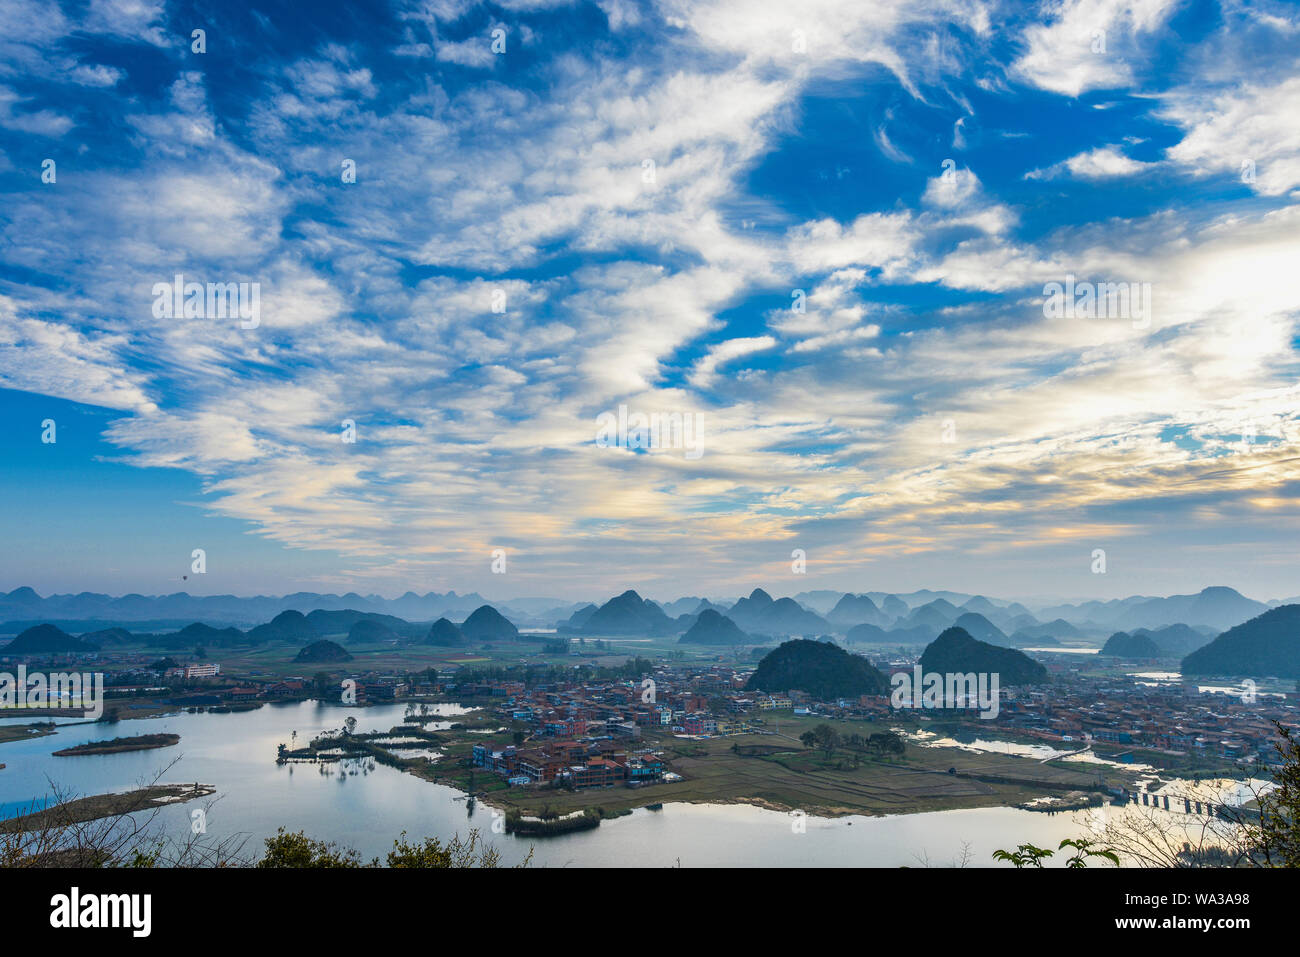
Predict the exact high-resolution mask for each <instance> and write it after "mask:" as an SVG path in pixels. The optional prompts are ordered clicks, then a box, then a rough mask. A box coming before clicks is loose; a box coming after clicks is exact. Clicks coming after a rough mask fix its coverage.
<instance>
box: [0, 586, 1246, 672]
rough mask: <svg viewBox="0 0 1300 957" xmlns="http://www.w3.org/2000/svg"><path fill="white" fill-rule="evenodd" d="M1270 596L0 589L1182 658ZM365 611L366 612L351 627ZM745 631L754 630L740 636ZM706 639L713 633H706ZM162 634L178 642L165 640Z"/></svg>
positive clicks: (527, 623) (16, 626) (190, 611)
mask: <svg viewBox="0 0 1300 957" xmlns="http://www.w3.org/2000/svg"><path fill="white" fill-rule="evenodd" d="M1269 607H1270V605H1269V604H1266V603H1264V602H1259V601H1255V600H1253V599H1250V598H1246V597H1245V596H1244V595H1242V594H1240V593H1239V592H1237V591H1235V590H1233V589H1231V588H1227V587H1223V586H1215V587H1211V588H1206V589H1204V590H1202V591H1200V592H1197V593H1195V594H1189V595H1172V596H1169V597H1166V598H1153V597H1150V596H1134V597H1131V598H1126V599H1121V600H1114V601H1106V602H1100V601H1090V602H1082V603H1079V604H1076V605H1050V606H1046V607H1038V608H1037V609H1036V610H1035V611H1031V610H1030V609H1029V608H1027V607H1026V606H1025V605H1023V604H1021V603H1019V602H1015V601H1006V600H1002V599H996V598H990V597H987V596H984V595H965V594H962V593H959V592H952V591H934V590H929V589H923V590H920V591H915V592H908V593H906V594H893V593H886V592H870V591H868V592H860V593H846V592H838V591H829V590H823V591H807V592H800V593H799V594H798V595H796V596H793V597H780V598H775V597H773V596H772V595H771V594H769V593H768V592H767V591H766V590H764V589H762V588H755V589H753V590H752V591H751V592H750V593H749V594H748V595H746V596H744V597H741V598H738V599H736V600H734V601H731V600H726V599H709V598H702V597H695V596H691V597H684V598H678V599H675V600H673V601H670V602H667V603H664V604H660V603H657V602H655V601H652V600H650V599H647V598H644V597H642V596H641V595H640V594H638V593H637V592H636V591H635V590H632V589H628V590H626V591H624V592H622V593H620V594H618V595H615V596H614V597H612V598H608V599H606V600H604V601H602V602H599V603H596V602H590V603H577V602H568V603H566V602H563V601H560V600H559V599H552V598H545V597H542V598H527V599H514V600H511V601H505V602H495V603H491V604H489V603H488V602H487V601H486V600H484V599H483V597H482V596H480V595H478V594H476V593H471V594H468V595H458V594H457V593H455V592H447V593H446V594H439V593H437V592H428V593H426V594H424V595H417V594H415V593H414V592H407V593H406V594H405V595H402V596H401V597H399V598H393V599H387V598H383V597H382V596H379V595H366V596H362V595H359V594H357V593H355V592H349V593H347V594H345V595H335V594H318V593H315V592H298V593H295V594H292V595H285V596H281V597H268V596H257V597H252V598H240V597H236V596H232V595H217V596H207V597H200V596H193V595H188V594H186V593H184V592H178V593H175V594H171V595H162V596H144V595H124V596H121V597H118V598H114V597H112V596H109V595H101V594H94V593H90V592H83V593H81V594H77V595H51V596H46V597H42V596H40V595H38V594H37V593H36V592H35V591H34V590H33V589H31V588H28V587H22V588H16V589H14V590H13V591H11V592H9V593H7V594H3V593H0V635H5V634H9V635H16V634H18V633H19V632H22V631H25V630H26V629H28V628H29V627H31V626H34V625H38V624H50V625H54V626H57V627H58V628H60V629H62V630H63V631H64V632H66V633H68V634H74V633H77V632H93V635H87V636H86V638H87V640H89V641H91V642H103V643H108V644H112V643H113V641H114V640H120V637H121V636H120V635H115V632H116V631H120V630H123V629H129V630H130V631H132V632H141V631H143V632H146V633H149V634H154V635H159V636H163V635H169V636H171V642H172V646H174V647H176V648H181V647H184V646H185V643H187V642H191V641H199V642H202V643H205V644H212V645H214V646H217V647H221V646H223V645H229V644H232V643H233V644H256V643H259V642H261V641H281V640H284V641H297V642H300V643H301V642H306V641H309V640H312V639H313V638H315V637H321V636H327V635H328V636H333V635H347V636H348V638H347V640H348V641H351V642H353V643H355V642H365V641H375V640H384V639H385V637H386V636H390V635H391V636H395V637H396V638H398V639H400V640H409V641H428V642H429V643H432V644H439V645H443V646H445V647H453V646H456V645H459V644H465V643H474V642H479V641H484V640H511V639H513V638H515V637H517V636H518V634H519V631H520V629H525V630H527V629H530V628H532V629H548V628H552V627H553V628H555V630H556V631H557V632H558V633H559V634H562V635H580V636H594V637H599V636H620V635H628V636H648V637H674V636H683V635H686V634H688V633H691V631H692V629H693V628H694V626H695V625H696V624H697V622H698V621H699V620H700V618H701V616H702V615H703V613H704V612H706V611H711V612H714V613H715V614H716V615H718V616H720V617H721V618H723V619H725V620H726V621H727V622H729V623H730V625H731V626H734V629H735V631H734V632H733V631H732V630H731V629H730V628H727V627H726V626H724V625H723V624H721V622H720V620H719V619H717V618H714V617H712V616H709V618H707V619H706V620H705V623H704V626H703V627H702V628H701V629H699V630H697V631H695V632H694V637H693V638H692V639H691V643H718V644H724V643H736V642H737V641H738V640H742V641H747V642H752V643H754V644H766V643H775V642H776V641H778V640H780V639H782V638H785V637H821V636H826V635H837V636H842V637H844V638H845V639H846V640H848V641H849V642H851V643H873V644H895V645H912V644H928V643H929V642H931V641H933V640H934V639H935V638H936V637H937V636H938V635H939V634H940V633H941V632H943V631H944V630H946V629H948V628H951V627H953V626H954V625H955V626H958V627H961V628H964V629H965V630H966V631H967V632H968V633H969V634H970V635H971V636H972V637H974V638H976V639H977V640H980V641H984V642H986V643H988V644H992V645H998V646H1002V647H1013V648H1025V647H1050V646H1053V645H1056V644H1059V643H1061V642H1063V641H1072V642H1095V643H1097V644H1100V643H1101V642H1102V641H1103V640H1104V639H1105V638H1106V636H1108V635H1113V634H1116V633H1118V632H1123V633H1124V634H1127V635H1130V636H1132V635H1138V634H1140V633H1142V632H1150V633H1151V635H1152V636H1153V640H1154V641H1155V642H1156V644H1157V646H1158V647H1160V648H1161V649H1162V653H1163V655H1164V656H1169V657H1178V656H1181V655H1185V654H1188V653H1190V652H1191V651H1194V650H1196V648H1198V647H1199V646H1200V645H1202V644H1205V643H1206V642H1207V641H1208V640H1209V639H1210V638H1211V637H1213V636H1214V635H1216V634H1218V633H1220V632H1222V631H1224V630H1226V629H1228V628H1231V627H1233V626H1234V625H1238V624H1241V623H1243V622H1245V621H1247V620H1249V619H1252V618H1254V617H1257V616H1258V615H1260V614H1262V613H1263V612H1265V611H1267V610H1268V609H1269ZM485 608H486V609H489V610H490V612H491V613H490V614H489V613H488V612H485V611H483V609H485ZM437 621H444V622H445V623H446V624H444V625H442V626H439V627H437V628H436V629H435V628H434V627H432V624H433V623H435V622H437ZM361 622H367V624H363V625H360V627H359V628H357V630H356V631H355V633H354V632H353V629H354V628H355V627H356V626H358V625H359V623H361ZM454 622H464V623H465V624H461V625H453V624H452V623H454ZM466 625H468V628H466ZM250 626H251V627H250ZM447 626H452V627H451V629H449V628H448V627H447ZM244 628H248V631H247V632H245V631H244V630H243V629H244ZM178 629H181V630H180V631H178ZM205 629H206V630H205ZM452 629H454V630H452ZM1170 629H1177V632H1176V633H1175V632H1172V631H1170ZM435 630H436V632H437V633H436V634H434V632H435ZM737 632H739V633H740V634H743V635H744V636H745V638H744V639H737V637H736V633H737ZM1157 633H1158V634H1159V636H1158V637H1157ZM725 636H729V637H725ZM706 638H707V639H708V641H707V642H706V641H704V640H702V639H706ZM161 646H162V647H168V646H169V645H168V644H167V642H165V641H163V642H161Z"/></svg>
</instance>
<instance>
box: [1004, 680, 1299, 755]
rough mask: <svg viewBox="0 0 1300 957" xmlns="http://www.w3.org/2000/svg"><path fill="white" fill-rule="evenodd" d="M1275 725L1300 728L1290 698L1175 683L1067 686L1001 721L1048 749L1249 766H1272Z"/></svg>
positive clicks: (1031, 695)
mask: <svg viewBox="0 0 1300 957" xmlns="http://www.w3.org/2000/svg"><path fill="white" fill-rule="evenodd" d="M1274 720H1277V721H1280V722H1282V723H1283V724H1284V725H1287V726H1289V727H1296V726H1297V725H1298V724H1300V709H1297V707H1296V705H1295V703H1294V698H1293V697H1288V698H1282V697H1280V696H1276V695H1262V694H1261V695H1258V696H1256V697H1254V699H1253V700H1251V697H1250V696H1249V695H1248V694H1245V693H1239V694H1231V693H1227V694H1224V693H1216V694H1210V693H1203V692H1199V691H1198V690H1197V689H1196V686H1186V685H1183V684H1181V683H1178V682H1173V683H1168V684H1163V683H1156V682H1153V683H1150V684H1143V683H1141V682H1132V683H1124V682H1116V681H1115V680H1114V679H1106V680H1102V681H1096V680H1075V681H1064V682H1061V683H1059V684H1058V685H1056V686H1054V687H1053V689H1052V690H1051V691H1050V692H1047V691H1042V690H1034V691H1022V692H1020V693H1012V694H1010V695H1008V696H1007V700H1006V701H1005V702H1004V703H1003V704H1002V710H1001V715H1000V721H1001V722H1005V723H1006V724H1007V725H1008V726H1010V727H1012V728H1015V729H1017V730H1018V731H1020V732H1022V733H1024V734H1026V735H1029V736H1030V737H1037V738H1040V739H1042V740H1047V741H1081V740H1084V739H1086V738H1089V737H1090V738H1092V739H1093V740H1095V741H1098V742H1101V743H1104V744H1110V745H1119V746H1125V745H1127V746H1131V747H1134V748H1143V749H1150V750H1153V751H1160V752H1164V753H1166V754H1170V755H1175V756H1191V757H1205V758H1214V759H1222V760H1228V761H1235V762H1239V763H1242V764H1253V763H1254V762H1255V761H1264V762H1265V763H1271V762H1272V761H1273V760H1275V758H1276V752H1275V750H1274V748H1273V744H1274V742H1276V741H1277V728H1276V727H1275V726H1274V724H1273V721H1274Z"/></svg>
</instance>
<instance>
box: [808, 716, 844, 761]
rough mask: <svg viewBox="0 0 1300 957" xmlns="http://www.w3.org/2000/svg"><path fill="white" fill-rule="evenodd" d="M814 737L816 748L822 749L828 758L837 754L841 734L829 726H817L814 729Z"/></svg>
mask: <svg viewBox="0 0 1300 957" xmlns="http://www.w3.org/2000/svg"><path fill="white" fill-rule="evenodd" d="M812 736H813V741H814V742H815V743H816V746H817V747H819V748H821V749H822V751H824V752H825V753H826V757H828V758H829V757H830V756H831V755H832V754H834V753H835V748H836V747H838V745H839V743H840V736H839V733H838V732H837V731H836V730H835V729H834V728H832V727H831V726H830V725H829V724H819V725H817V727H815V728H813V729H812Z"/></svg>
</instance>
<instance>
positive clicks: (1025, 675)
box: [921, 628, 1047, 688]
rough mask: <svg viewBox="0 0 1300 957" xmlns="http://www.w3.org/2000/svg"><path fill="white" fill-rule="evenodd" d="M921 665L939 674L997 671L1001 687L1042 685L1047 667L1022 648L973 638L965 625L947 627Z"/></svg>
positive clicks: (928, 649)
mask: <svg viewBox="0 0 1300 957" xmlns="http://www.w3.org/2000/svg"><path fill="white" fill-rule="evenodd" d="M921 668H922V670H923V671H925V672H927V673H928V672H937V673H939V674H968V673H970V672H974V673H976V674H981V673H984V674H997V676H998V684H999V686H1001V687H1004V688H1006V687H1011V686H1013V685H1023V684H1041V683H1043V682H1044V681H1046V680H1047V669H1046V668H1044V667H1043V666H1042V665H1041V664H1039V663H1038V662H1037V661H1034V659H1032V658H1030V657H1029V656H1028V655H1026V654H1025V653H1024V652H1022V651H1016V649H1014V648H1001V647H999V646H997V645H991V644H989V643H988V642H984V641H978V640H976V639H975V638H972V637H971V636H970V634H969V633H968V632H967V631H966V630H965V629H964V628H949V629H948V630H947V631H945V632H943V634H941V635H940V636H939V637H938V638H936V639H935V640H934V641H933V642H931V643H930V645H929V646H928V647H927V648H926V649H925V651H923V652H922V653H921Z"/></svg>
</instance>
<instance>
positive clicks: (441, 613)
mask: <svg viewBox="0 0 1300 957" xmlns="http://www.w3.org/2000/svg"><path fill="white" fill-rule="evenodd" d="M486 604H489V602H488V600H487V599H486V598H484V597H483V596H482V595H479V594H477V593H473V592H471V593H470V594H468V595H458V594H456V592H454V591H451V592H447V593H446V594H439V593H437V592H427V593H426V594H424V595H417V594H415V592H407V593H406V594H405V595H402V596H401V597H400V598H384V597H383V596H381V595H359V594H357V593H356V592H348V593H347V594H345V595H335V594H319V593H317V592H297V593H295V594H292V595H283V596H280V597H271V596H265V595H258V596H255V597H250V598H241V597H238V596H235V595H207V596H200V595H190V594H187V593H186V592H176V593H174V594H170V595H122V596H121V597H117V598H114V597H113V596H111V595H101V594H97V593H94V592H82V593H80V594H77V595H49V596H46V597H42V596H40V595H38V594H37V593H36V592H35V591H34V590H33V589H31V588H28V587H22V588H15V589H14V590H13V591H11V592H9V593H8V594H3V593H0V622H26V623H28V624H31V623H34V622H37V621H91V620H93V621H99V622H111V623H124V624H125V623H130V622H150V623H153V622H156V621H162V620H176V619H180V620H184V621H205V622H208V623H211V624H221V625H238V626H244V627H247V626H251V625H255V624H258V623H260V622H265V621H269V620H270V619H272V618H274V617H275V616H276V615H278V614H279V613H280V612H282V611H297V612H301V613H303V614H306V613H308V612H311V611H316V610H321V611H345V610H351V611H354V612H364V613H368V614H386V615H391V616H394V617H397V618H402V619H404V620H406V621H429V622H431V621H433V620H435V619H437V618H442V617H446V618H451V619H455V620H460V619H463V618H465V617H466V616H467V615H469V614H470V613H471V612H473V611H474V609H476V608H479V607H481V606H482V605H486ZM495 606H496V607H497V608H498V609H499V610H500V611H501V612H502V613H503V614H505V615H507V616H508V617H510V618H511V620H512V621H515V622H518V623H519V624H523V625H526V626H536V627H550V626H552V625H553V624H554V623H555V622H556V621H557V620H559V619H560V618H562V617H564V616H566V615H569V614H572V612H573V611H574V610H575V609H576V608H578V607H580V606H579V604H578V603H574V602H565V601H562V600H560V599H550V598H522V599H513V600H511V601H504V602H496V603H495Z"/></svg>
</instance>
